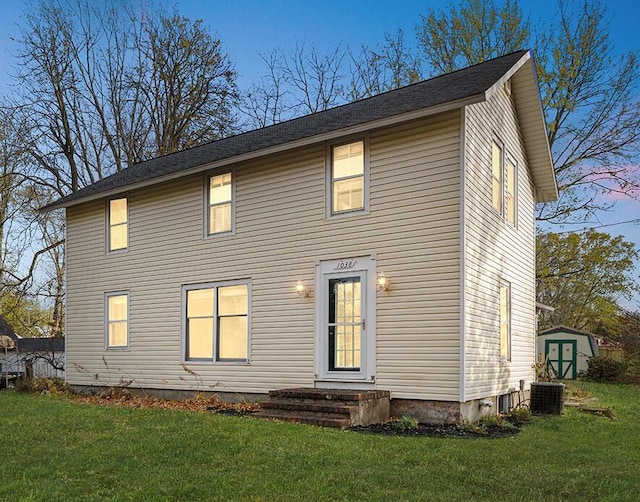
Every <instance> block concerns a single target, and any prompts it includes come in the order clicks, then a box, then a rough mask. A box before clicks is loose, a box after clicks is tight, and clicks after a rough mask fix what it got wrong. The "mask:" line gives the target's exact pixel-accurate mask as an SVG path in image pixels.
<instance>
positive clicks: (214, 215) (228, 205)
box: [207, 172, 233, 235]
mask: <svg viewBox="0 0 640 502" xmlns="http://www.w3.org/2000/svg"><path fill="white" fill-rule="evenodd" d="M231 231H233V174H232V173H231V172H227V173H222V174H215V175H212V176H209V178H208V190H207V235H215V234H222V233H228V232H231Z"/></svg>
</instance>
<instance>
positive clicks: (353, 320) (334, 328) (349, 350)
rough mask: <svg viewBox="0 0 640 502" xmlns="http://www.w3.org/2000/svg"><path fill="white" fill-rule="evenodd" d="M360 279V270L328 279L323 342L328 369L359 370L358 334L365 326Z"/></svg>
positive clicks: (360, 361) (360, 341) (359, 336)
mask: <svg viewBox="0 0 640 502" xmlns="http://www.w3.org/2000/svg"><path fill="white" fill-rule="evenodd" d="M362 279H363V277H362V274H357V275H345V276H342V277H334V278H330V279H328V281H329V283H328V288H327V289H328V291H327V293H328V295H329V298H328V299H327V300H328V303H329V310H328V312H327V314H328V316H327V317H328V318H327V331H326V333H327V340H326V343H327V344H328V347H327V355H328V356H329V359H328V363H329V365H328V370H329V371H332V372H335V371H350V372H358V371H360V366H361V363H362V337H363V334H364V333H363V332H364V330H365V329H366V322H365V316H364V309H363V304H362V300H363V294H362Z"/></svg>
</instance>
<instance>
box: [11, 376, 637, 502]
mask: <svg viewBox="0 0 640 502" xmlns="http://www.w3.org/2000/svg"><path fill="white" fill-rule="evenodd" d="M579 385H580V386H581V387H583V388H586V389H587V390H589V391H590V392H592V393H593V394H594V395H596V396H597V397H598V398H599V399H598V401H597V403H595V404H594V405H597V406H603V407H607V406H608V407H611V408H613V410H614V413H615V415H616V417H617V420H615V421H612V420H609V419H608V418H603V417H599V416H594V415H589V414H584V413H581V412H579V411H578V410H576V409H572V408H569V409H566V412H565V415H564V416H563V417H543V418H536V419H535V421H534V422H533V423H532V424H531V425H528V426H526V427H525V428H524V430H523V432H521V433H520V434H519V435H517V436H514V437H510V438H504V439H459V438H429V437H387V436H376V435H367V434H360V433H354V432H348V431H340V430H331V429H321V428H316V427H311V426H303V425H296V424H287V423H277V422H269V421H263V420H258V419H255V418H250V417H229V416H220V415H213V414H206V413H192V412H184V411H171V410H149V409H128V408H119V407H100V406H92V405H82V404H77V403H73V402H70V401H68V400H65V399H61V398H53V397H46V396H40V395H27V394H20V393H17V392H15V391H2V392H0V430H1V431H2V441H1V442H0V445H1V446H0V500H12V501H19V500H47V501H49V500H65V501H66V500H107V499H111V500H231V499H233V500H287V501H291V500H305V501H307V500H309V501H311V500H394V501H396V500H428V501H437V500H527V501H529V500H634V501H635V500H637V498H638V493H639V492H640V472H639V471H638V466H640V388H639V387H637V386H622V385H619V386H614V385H604V384H584V383H581V384H579Z"/></svg>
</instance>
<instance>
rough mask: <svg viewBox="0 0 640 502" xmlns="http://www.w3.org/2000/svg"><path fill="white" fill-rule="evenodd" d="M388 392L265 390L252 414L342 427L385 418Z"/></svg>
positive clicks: (379, 420) (387, 407) (388, 399)
mask: <svg viewBox="0 0 640 502" xmlns="http://www.w3.org/2000/svg"><path fill="white" fill-rule="evenodd" d="M389 403H390V393H389V392H388V391H380V390H369V391H357V390H343V389H315V388H296V389H280V390H272V391H270V392H269V399H267V400H266V401H263V402H262V403H260V404H261V408H262V409H261V411H259V412H258V413H256V414H254V416H257V417H262V418H271V419H275V420H285V421H289V422H298V423H303V424H311V425H319V426H322V427H338V428H345V427H350V426H352V425H369V424H373V423H380V422H383V421H385V420H387V419H388V418H389V410H390V404H389Z"/></svg>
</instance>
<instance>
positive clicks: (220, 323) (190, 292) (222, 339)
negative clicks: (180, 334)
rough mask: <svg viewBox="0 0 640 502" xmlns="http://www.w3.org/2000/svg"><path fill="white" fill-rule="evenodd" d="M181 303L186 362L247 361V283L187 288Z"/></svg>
mask: <svg viewBox="0 0 640 502" xmlns="http://www.w3.org/2000/svg"><path fill="white" fill-rule="evenodd" d="M184 299H185V300H184V301H185V316H186V320H185V330H186V333H185V335H186V336H185V349H186V352H185V359H186V360H188V361H193V360H196V361H197V360H200V361H213V360H215V361H247V360H248V358H249V356H248V348H249V284H248V283H247V282H233V283H220V284H205V285H198V286H187V287H185V288H184Z"/></svg>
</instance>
